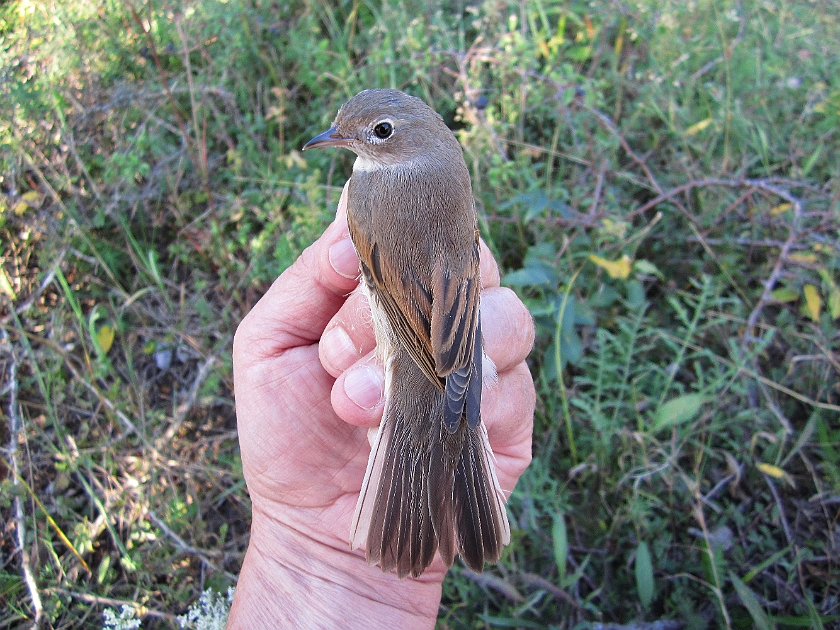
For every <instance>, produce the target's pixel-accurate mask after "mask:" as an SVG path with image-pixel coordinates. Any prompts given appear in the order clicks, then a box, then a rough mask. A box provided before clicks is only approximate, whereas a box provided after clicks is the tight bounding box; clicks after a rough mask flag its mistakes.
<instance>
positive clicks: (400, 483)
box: [304, 90, 510, 577]
mask: <svg viewBox="0 0 840 630" xmlns="http://www.w3.org/2000/svg"><path fill="white" fill-rule="evenodd" d="M315 146H343V147H346V148H348V149H350V150H351V151H353V152H355V153H356V154H357V156H358V157H357V159H356V163H355V165H354V167H353V175H352V177H351V178H350V185H349V190H348V205H347V220H348V224H349V227H350V236H351V238H352V240H353V244H354V245H355V247H356V251H357V253H358V255H359V260H360V263H361V269H362V277H363V280H364V283H363V287H364V289H365V290H366V291H367V294H368V296H369V298H370V302H371V310H372V312H373V320H374V328H375V332H376V341H377V352H378V353H379V356H380V358H381V359H382V361H383V363H384V365H385V374H386V379H385V380H386V398H387V402H386V405H385V412H384V414H383V418H382V423H381V425H380V427H379V432H378V434H377V437H376V440H375V441H374V444H373V447H372V450H371V455H370V459H369V461H368V468H367V472H366V473H365V479H364V482H363V484H362V491H361V494H360V496H359V502H358V504H357V507H356V513H355V515H354V517H353V522H352V525H351V533H350V538H351V545H352V546H353V547H354V548H355V547H357V546H359V545H360V544H362V543H365V544H366V547H367V559H368V562H379V564H380V566H381V567H382V570H383V571H390V570H392V569H396V572H397V575H399V577H404V576H406V575H409V574H410V575H412V576H415V577H416V576H418V575H420V574H421V573H422V572H423V571H424V570H425V569H426V567H428V566H429V564H430V563H431V561H432V560H433V558H434V555H435V552H436V551H439V552H440V556H441V558H442V559H443V561H444V562H445V563H446V565H447V566H451V565H452V562H453V561H454V557H455V554H456V553H458V554H460V555H461V557H462V558H463V559H464V562H465V563H466V564H467V566H469V567H470V568H471V569H473V570H475V571H481V570H482V569H483V567H484V563H485V562H495V561H496V560H498V559H499V556H500V555H501V553H502V549H503V547H504V545H506V544H507V543H508V542H509V541H510V526H509V524H508V520H507V514H506V512H505V507H504V497H503V495H502V491H501V488H500V487H499V482H498V480H497V478H496V473H495V466H494V459H493V453H492V451H491V450H490V444H489V442H488V440H487V432H486V430H485V428H484V425H483V424H482V423H481V414H480V407H481V385H482V363H483V351H482V338H481V323H480V316H479V309H478V305H479V295H480V291H481V278H480V270H479V247H478V230H477V226H476V213H475V203H474V201H473V196H472V188H471V185H470V178H469V172H468V171H467V167H466V165H465V164H464V158H463V154H462V151H461V147H460V145H459V144H458V141H457V140H456V139H455V136H454V135H453V134H452V132H451V131H450V130H449V129H448V128H447V127H446V125H445V124H444V122H443V119H442V118H441V117H440V116H439V115H438V114H437V113H435V111H434V110H432V109H431V108H430V107H428V106H427V105H426V104H425V103H424V102H423V101H421V100H420V99H418V98H414V97H412V96H408V95H406V94H404V93H402V92H399V91H397V90H365V91H364V92H360V93H359V94H357V95H356V96H354V97H353V98H352V99H351V100H350V101H348V102H347V103H345V104H344V105H343V106H342V107H341V109H340V110H339V112H338V115H337V116H336V119H335V121H334V122H333V126H332V128H331V129H329V130H328V131H326V132H324V133H323V134H321V135H319V136H317V137H316V138H313V139H312V140H311V141H310V142H308V143H307V144H306V145H305V146H304V148H310V147H315Z"/></svg>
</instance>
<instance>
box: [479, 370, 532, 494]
mask: <svg viewBox="0 0 840 630" xmlns="http://www.w3.org/2000/svg"><path fill="white" fill-rule="evenodd" d="M535 404H536V392H535V390H534V380H533V378H531V372H530V370H529V369H528V365H527V364H526V363H525V362H524V361H523V362H522V363H519V364H518V365H516V366H515V367H513V368H512V369H510V370H508V371H507V372H503V373H501V374H499V383H498V385H497V386H496V387H493V388H491V389H485V390H484V391H483V393H482V399H481V418H482V420H483V421H484V423H485V424H486V425H487V435H488V437H489V438H490V446H491V447H492V448H493V454H494V455H495V456H496V469H497V474H498V476H499V484H500V485H501V487H502V490H504V491H505V494H506V496H509V494H510V492H511V491H512V490H513V488H514V486H515V485H516V481H517V480H518V479H519V476H520V475H521V474H522V473H523V472H524V471H525V469H526V468H527V467H528V464H529V463H531V436H532V434H533V431H534V406H535Z"/></svg>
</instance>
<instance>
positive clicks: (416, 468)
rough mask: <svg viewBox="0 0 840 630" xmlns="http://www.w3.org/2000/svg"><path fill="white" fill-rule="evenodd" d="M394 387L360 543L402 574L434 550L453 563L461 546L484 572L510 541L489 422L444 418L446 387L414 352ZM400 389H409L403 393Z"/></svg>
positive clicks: (371, 469)
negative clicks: (455, 422) (450, 425)
mask: <svg viewBox="0 0 840 630" xmlns="http://www.w3.org/2000/svg"><path fill="white" fill-rule="evenodd" d="M389 371H390V372H391V373H390V375H389V376H390V378H389V379H388V380H389V381H390V382H391V385H394V384H396V383H399V384H400V386H399V387H398V388H394V387H392V388H391V389H392V391H391V392H389V398H388V403H387V405H386V409H385V413H384V414H383V418H382V423H381V425H380V427H379V433H378V434H377V437H376V440H375V441H374V443H373V445H372V450H371V454H370V459H369V460H368V467H367V471H366V473H365V478H364V482H363V484H362V491H361V494H360V496H359V501H358V503H357V505H356V513H355V515H354V516H353V523H352V526H351V532H350V541H351V545H352V547H353V548H356V547H358V546H360V545H361V544H362V543H366V545H367V560H368V562H370V563H374V562H379V564H380V566H381V567H382V570H383V571H391V570H392V569H396V572H397V575H398V576H399V577H401V578H402V577H405V576H406V575H409V574H410V575H412V576H414V577H417V576H418V575H420V574H421V573H423V571H424V570H425V569H426V567H428V566H429V564H431V562H432V560H433V559H434V556H435V551H438V550H439V551H440V556H441V558H442V559H443V561H444V563H446V565H447V566H451V565H452V562H453V561H454V559H455V554H456V553H458V554H460V555H461V557H462V558H463V559H464V562H465V563H466V564H467V566H468V567H470V568H471V569H473V570H474V571H481V570H482V569H483V568H484V563H485V562H495V561H497V560H498V559H499V557H500V556H501V554H502V549H503V547H504V546H505V545H506V544H508V543H509V542H510V525H509V523H508V520H507V513H506V511H505V503H504V496H503V494H502V491H501V488H500V486H499V481H498V479H497V477H496V471H495V459H494V457H493V452H492V451H491V449H490V443H489V441H488V439H487V431H486V429H485V428H484V425H483V424H482V423H479V424H478V426H477V427H476V428H475V429H470V428H469V426H468V424H467V421H466V418H464V419H463V420H462V421H461V423H460V425H459V426H458V427H457V429H456V430H455V432H454V433H450V432H449V431H448V430H447V429H446V428H445V427H444V425H443V412H444V410H443V406H444V393H443V391H442V390H441V389H440V388H439V387H437V386H436V384H434V383H431V382H430V381H429V380H428V379H427V378H426V377H425V375H424V374H423V372H422V371H421V370H420V369H419V368H418V367H417V365H416V364H415V363H414V361H413V360H412V359H411V358H410V356H409V355H408V354H407V353H401V352H399V351H398V352H397V353H395V356H394V357H393V360H392V363H391V365H390V370H389ZM397 390H399V391H400V392H404V393H405V394H407V395H404V397H397V396H395V395H394V392H395V391H397Z"/></svg>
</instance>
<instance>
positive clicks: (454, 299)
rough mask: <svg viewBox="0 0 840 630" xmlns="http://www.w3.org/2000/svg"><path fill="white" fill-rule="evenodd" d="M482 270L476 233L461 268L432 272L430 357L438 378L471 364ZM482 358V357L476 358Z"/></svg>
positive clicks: (439, 268) (440, 269) (438, 268)
mask: <svg viewBox="0 0 840 630" xmlns="http://www.w3.org/2000/svg"><path fill="white" fill-rule="evenodd" d="M480 291H481V271H480V261H479V249H478V232H477V231H476V233H475V241H474V242H473V244H472V252H471V254H470V255H469V256H468V257H465V259H464V268H462V269H444V268H443V267H442V266H441V265H437V266H435V267H434V268H433V270H432V287H431V294H432V318H431V326H430V332H429V334H430V338H431V347H432V356H433V357H434V361H435V367H436V371H437V374H438V375H439V376H449V375H450V374H453V373H455V372H458V371H459V370H461V369H463V368H465V367H469V366H470V364H471V363H472V361H473V356H474V352H475V341H476V334H475V331H476V324H477V323H478V300H479V293H480ZM479 356H481V355H479Z"/></svg>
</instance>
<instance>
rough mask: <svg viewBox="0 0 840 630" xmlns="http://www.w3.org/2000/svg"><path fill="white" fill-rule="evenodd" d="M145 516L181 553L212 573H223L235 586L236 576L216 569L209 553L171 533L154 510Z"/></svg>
mask: <svg viewBox="0 0 840 630" xmlns="http://www.w3.org/2000/svg"><path fill="white" fill-rule="evenodd" d="M146 514H147V516H148V517H149V520H151V521H152V522H154V524H155V525H157V526H158V527H159V528H160V529H161V531H162V532H163V533H164V534H166V535H167V536H169V538H171V539H172V540H173V541H174V542H175V544H176V545H178V547H179V548H180V549H181V551H184V552H185V553H188V554H190V555H193V556H195V557H197V558H198V559H199V560H200V561H201V563H202V564H203V565H204V566H206V567H207V568H208V569H212V570H213V571H215V572H217V573H224V575H225V576H226V577H227V578H228V579H230V580H231V581H233V583H234V584H236V582H237V580H238V577H237V576H235V575H234V574H233V573H231V572H230V571H223V570H222V569H220V568H219V567H217V566H216V564H215V563H214V562H213V561H212V560H210V557H209V556H210V554H209V553H207V552H206V551H204V550H203V549H199V548H197V547H193V546H192V545H190V544H189V543H188V542H187V541H186V540H184V539H183V538H181V537H180V536H179V535H178V534H176V533H175V532H174V531H172V529H171V528H170V527H169V526H168V525H167V524H166V523H164V522H163V519H161V518H160V517H159V516H158V515H157V514H156V513H155V512H154V510H149V511H148V512H146Z"/></svg>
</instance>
